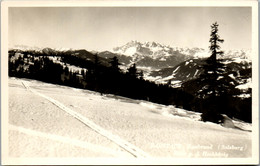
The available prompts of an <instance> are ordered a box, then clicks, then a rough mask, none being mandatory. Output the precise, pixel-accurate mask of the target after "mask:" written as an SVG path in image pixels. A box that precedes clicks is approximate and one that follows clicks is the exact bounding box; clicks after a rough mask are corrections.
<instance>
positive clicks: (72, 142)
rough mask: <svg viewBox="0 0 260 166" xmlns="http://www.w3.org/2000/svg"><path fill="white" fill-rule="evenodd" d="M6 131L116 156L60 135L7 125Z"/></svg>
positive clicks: (93, 145) (115, 152)
mask: <svg viewBox="0 0 260 166" xmlns="http://www.w3.org/2000/svg"><path fill="white" fill-rule="evenodd" d="M8 129H9V130H13V131H19V133H24V134H26V135H30V136H35V137H42V138H46V139H49V140H53V141H58V142H62V143H65V144H70V145H74V146H77V147H80V148H85V149H91V150H93V151H96V152H112V153H114V154H118V152H117V151H115V150H113V149H111V148H106V147H103V146H100V145H96V144H92V143H89V142H85V141H80V140H77V139H72V138H69V137H64V136H60V135H56V134H49V133H45V132H40V131H35V130H31V129H27V128H24V127H20V126H16V125H11V124H9V126H8Z"/></svg>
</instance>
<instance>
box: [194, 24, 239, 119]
mask: <svg viewBox="0 0 260 166" xmlns="http://www.w3.org/2000/svg"><path fill="white" fill-rule="evenodd" d="M218 26H219V25H218V23H217V22H215V23H213V24H212V25H211V34H210V40H209V42H210V46H209V49H210V52H211V55H210V57H209V58H208V59H206V61H205V64H204V65H202V69H203V71H204V72H203V74H201V75H200V78H199V79H198V81H199V82H198V83H199V84H200V85H201V87H200V90H199V91H198V92H197V96H198V98H199V99H202V100H203V102H202V103H203V104H202V113H203V114H202V120H203V121H212V122H216V123H219V122H220V121H221V116H220V114H221V113H224V111H223V110H220V105H223V104H224V102H223V99H224V98H227V96H228V95H230V94H231V91H233V90H234V89H235V85H236V81H235V80H233V79H232V78H230V77H229V76H228V75H227V72H226V71H227V67H226V66H225V65H224V64H223V63H221V61H222V60H221V59H219V56H222V55H223V54H224V52H223V51H221V50H220V49H221V47H220V45H219V44H220V43H223V42H224V40H223V39H221V38H220V36H219V34H218Z"/></svg>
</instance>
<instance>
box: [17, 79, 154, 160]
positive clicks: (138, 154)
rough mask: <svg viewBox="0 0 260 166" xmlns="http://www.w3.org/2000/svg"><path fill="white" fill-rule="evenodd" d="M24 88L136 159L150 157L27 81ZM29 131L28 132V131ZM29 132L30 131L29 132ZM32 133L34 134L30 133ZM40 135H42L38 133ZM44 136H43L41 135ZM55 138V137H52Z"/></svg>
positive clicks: (23, 82)
mask: <svg viewBox="0 0 260 166" xmlns="http://www.w3.org/2000/svg"><path fill="white" fill-rule="evenodd" d="M22 84H23V86H24V87H25V88H26V89H27V90H30V91H31V92H32V93H34V94H35V95H38V96H41V97H43V98H45V99H47V100H49V101H50V102H51V103H53V104H54V105H56V106H57V107H59V108H60V109H62V110H63V111H65V112H66V113H68V114H70V115H71V116H73V117H74V118H76V119H77V120H79V121H81V122H82V123H84V124H85V125H86V126H88V127H90V128H91V129H93V130H95V131H96V132H97V133H99V134H101V135H103V136H105V137H106V138H108V139H109V140H111V141H113V142H114V143H116V144H117V145H119V146H120V147H122V148H123V149H125V150H126V151H127V152H129V153H131V154H132V155H133V156H134V157H137V158H139V157H149V155H148V154H147V153H145V152H144V151H143V150H141V149H139V148H138V147H136V146H134V145H132V144H130V143H129V142H127V141H125V140H123V139H121V138H120V137H118V136H116V135H113V134H112V133H110V132H108V131H106V130H105V129H103V128H101V127H100V126H98V125H96V124H95V123H93V122H92V121H90V120H89V119H87V118H86V117H84V116H82V115H81V114H79V113H77V112H75V111H73V110H71V109H70V108H68V107H66V106H65V105H63V104H62V103H60V102H59V101H57V100H54V99H53V98H51V97H48V96H46V95H43V94H41V93H39V92H37V91H36V90H34V89H31V88H30V87H29V86H28V84H27V83H26V82H25V81H22ZM26 131H27V130H26ZM27 132H28V131H27ZM30 133H32V132H30ZM38 134H40V133H38ZM40 135H42V134H40ZM51 138H53V137H51Z"/></svg>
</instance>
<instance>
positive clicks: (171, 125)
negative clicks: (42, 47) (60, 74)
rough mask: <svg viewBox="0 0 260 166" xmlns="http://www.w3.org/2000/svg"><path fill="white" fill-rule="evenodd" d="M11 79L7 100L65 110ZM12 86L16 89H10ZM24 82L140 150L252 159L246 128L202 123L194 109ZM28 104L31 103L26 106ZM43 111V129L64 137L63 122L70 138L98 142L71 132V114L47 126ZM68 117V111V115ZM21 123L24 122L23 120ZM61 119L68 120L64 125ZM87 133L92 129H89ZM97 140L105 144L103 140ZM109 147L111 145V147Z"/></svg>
mask: <svg viewBox="0 0 260 166" xmlns="http://www.w3.org/2000/svg"><path fill="white" fill-rule="evenodd" d="M9 80H10V83H9V87H10V89H11V90H9V91H10V92H11V93H12V95H10V96H12V97H11V98H12V100H13V102H14V103H13V104H14V105H15V106H21V105H25V107H33V106H34V107H36V106H37V102H38V105H39V103H41V102H42V101H41V100H43V101H44V102H46V103H45V104H46V105H48V107H51V108H49V109H48V110H52V112H53V111H55V112H58V111H59V112H63V111H61V110H60V109H59V108H58V107H57V106H55V105H53V104H49V101H46V100H44V99H43V98H41V97H39V96H35V95H34V94H32V93H29V91H28V90H27V91H26V90H25V88H24V87H23V89H22V85H21V80H20V79H15V80H12V79H9ZM28 81H29V80H28ZM12 82H13V83H12ZM14 84H15V85H17V86H19V87H14ZM28 86H30V88H31V89H33V90H36V91H37V92H38V93H40V94H43V95H45V96H48V97H50V98H52V99H53V100H55V101H58V102H60V103H62V104H63V105H64V106H65V107H67V108H69V109H71V110H73V111H75V112H76V113H78V114H80V115H82V116H83V117H85V118H87V119H89V120H90V121H92V122H93V123H94V124H96V125H98V126H100V127H101V128H103V129H105V130H106V131H108V132H110V133H113V134H114V135H116V136H119V137H120V138H121V139H123V140H125V141H127V142H129V143H130V144H132V145H134V146H135V147H138V148H140V149H142V150H143V151H144V152H146V153H148V154H149V155H150V156H151V157H174V158H176V157H186V158H187V157H207V158H212V157H221V158H223V157H250V156H251V155H252V154H251V148H252V147H251V133H250V132H244V131H240V130H234V129H227V128H223V127H221V126H220V125H216V124H213V123H203V122H200V121H197V118H198V116H199V115H198V114H196V113H192V112H188V111H186V110H182V109H176V108H174V107H173V106H170V107H166V106H162V105H158V104H153V103H149V102H143V101H136V100H131V99H126V98H125V99H122V98H119V99H115V98H111V97H106V96H101V95H99V94H97V93H95V92H91V91H88V90H79V89H75V88H69V87H63V86H57V85H52V84H46V83H41V82H38V81H29V82H28ZM13 88H16V89H13ZM17 89H21V90H20V91H22V92H23V91H26V95H25V96H26V97H25V98H24V99H23V101H20V102H18V101H17V100H15V98H16V99H17V98H19V97H21V96H23V95H24V93H20V94H15V93H17ZM18 92H19V91H18ZM27 93H28V94H27ZM15 96H16V97H15ZM33 96H34V98H33V100H34V101H35V102H32V103H30V102H29V100H28V98H27V97H29V98H30V97H33ZM26 98H27V100H26ZM39 98H40V99H41V100H40V99H39ZM37 100H39V101H37ZM9 103H10V102H9ZM29 103H30V104H31V106H28V105H29ZM47 103H48V104H47ZM14 105H13V106H9V107H11V108H12V109H11V110H13V111H14V110H21V109H14V107H15V106H14ZM31 109H32V111H33V112H34V114H35V115H37V113H38V112H44V111H43V110H45V109H44V108H42V107H41V104H40V107H38V106H37V109H35V108H34V109H33V108H31ZM13 111H9V112H13ZM20 112H21V111H18V112H16V113H13V115H15V114H20ZM42 114H44V115H41V116H40V117H39V121H36V122H37V123H36V124H35V125H36V126H41V127H40V128H41V130H45V128H47V129H49V130H47V131H48V132H49V133H51V134H54V135H60V134H63V135H64V134H65V133H67V132H65V133H63V132H61V131H62V127H60V125H63V127H64V128H66V129H67V130H69V131H72V133H73V134H72V135H69V137H70V138H72V139H75V137H76V138H77V139H81V140H83V141H84V140H86V141H87V142H91V143H98V144H99V143H100V142H97V140H91V141H89V140H88V139H87V138H84V136H82V132H84V133H86V132H87V131H85V130H86V128H85V127H82V130H76V131H75V128H74V125H76V124H77V125H79V124H81V125H82V123H80V122H79V121H77V120H75V118H71V117H70V118H69V117H64V116H65V115H63V114H62V115H60V116H62V117H60V119H65V120H62V121H63V124H62V122H61V121H58V122H57V120H55V119H57V117H54V118H53V119H50V120H48V122H50V123H51V125H48V124H46V122H42V121H43V119H45V118H42V117H45V116H46V117H48V116H50V115H49V114H46V113H42ZM57 115H58V114H57V113H54V114H52V116H57ZM164 115H167V116H164ZM66 116H68V115H67V114H66ZM12 117H13V116H12ZM9 119H10V117H9ZM11 119H13V121H12V123H11V124H15V125H17V126H21V125H22V126H23V127H26V128H30V129H31V128H32V127H34V124H32V123H31V124H30V123H29V124H28V125H25V124H27V123H28V121H29V119H28V116H23V117H16V118H15V117H13V118H11ZM23 119H24V120H23ZM20 121H22V123H21V122H20ZM53 121H54V122H53ZM72 121H73V123H72ZM74 121H75V123H74ZM17 122H20V125H18V124H16V123H17ZM65 122H67V124H66V123H65ZM41 124H45V125H41ZM83 126H84V125H83ZM55 128H60V129H61V131H60V130H57V129H56V130H54V129H55ZM76 128H77V127H76ZM83 128H84V129H83ZM45 132H46V130H45ZM88 132H90V133H91V131H88ZM92 132H93V131H92ZM95 134H96V133H95ZM99 137H102V136H97V139H102V138H103V139H104V137H102V138H99ZM92 138H93V137H92ZM107 141H108V140H106V142H107ZM108 142H109V141H108ZM101 144H102V145H104V143H101ZM107 144H109V145H111V144H113V143H111V142H110V143H107ZM113 145H114V144H113ZM113 145H111V146H112V147H114V146H113ZM238 149H242V150H238Z"/></svg>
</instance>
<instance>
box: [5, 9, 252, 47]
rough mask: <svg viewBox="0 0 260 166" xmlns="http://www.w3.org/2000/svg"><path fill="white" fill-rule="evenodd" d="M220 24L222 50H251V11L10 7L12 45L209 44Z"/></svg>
mask: <svg viewBox="0 0 260 166" xmlns="http://www.w3.org/2000/svg"><path fill="white" fill-rule="evenodd" d="M215 21H217V22H218V23H219V35H220V36H221V38H223V39H224V40H225V42H224V43H223V44H222V45H221V46H222V48H223V49H251V32H252V31H251V28H252V25H251V23H252V16H251V8H250V7H118V8H116V7H26V8H25V7H16V8H15V7H12V8H9V33H8V35H9V37H8V39H9V46H13V45H28V46H38V47H52V48H59V47H66V48H84V49H87V50H110V49H112V48H113V47H116V46H121V45H124V44H126V43H127V42H129V41H131V40H137V41H140V42H145V41H156V42H159V43H162V44H166V45H171V46H173V47H174V46H182V47H202V48H207V47H208V46H209V42H208V41H209V35H210V25H211V24H212V23H213V22H215Z"/></svg>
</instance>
